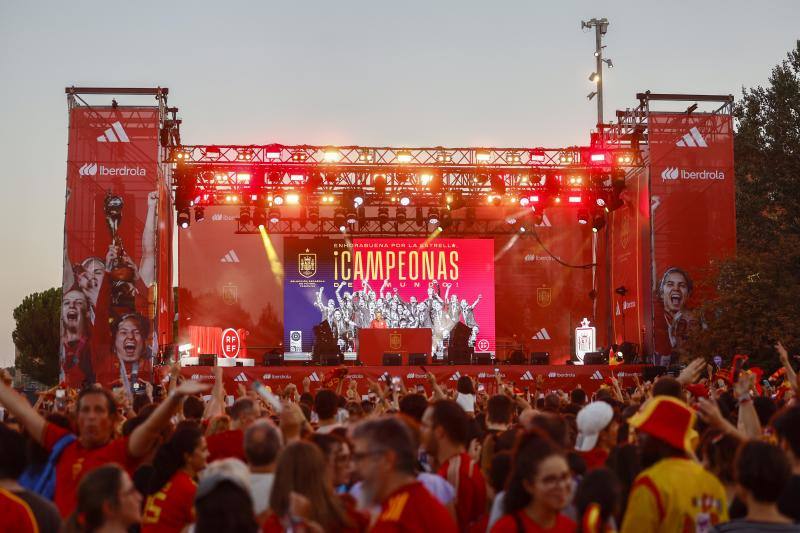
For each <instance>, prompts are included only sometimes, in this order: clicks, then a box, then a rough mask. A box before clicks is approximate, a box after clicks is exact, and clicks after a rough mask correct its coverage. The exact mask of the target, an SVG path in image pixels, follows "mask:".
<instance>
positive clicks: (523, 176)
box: [519, 174, 531, 185]
mask: <svg viewBox="0 0 800 533" xmlns="http://www.w3.org/2000/svg"><path fill="white" fill-rule="evenodd" d="M530 181H531V179H530V177H529V176H528V175H527V174H521V175H520V176H519V184H520V185H528V184H529V183H530Z"/></svg>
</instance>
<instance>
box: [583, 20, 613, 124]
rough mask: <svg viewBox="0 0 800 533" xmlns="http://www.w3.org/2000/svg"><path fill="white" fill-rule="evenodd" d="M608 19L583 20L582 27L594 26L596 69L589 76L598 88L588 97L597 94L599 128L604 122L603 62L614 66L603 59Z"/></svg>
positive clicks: (609, 61) (608, 60)
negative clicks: (604, 36)
mask: <svg viewBox="0 0 800 533" xmlns="http://www.w3.org/2000/svg"><path fill="white" fill-rule="evenodd" d="M608 25H609V22H608V19H606V18H601V19H596V18H593V19H591V20H587V21H581V29H584V28H594V43H595V49H594V58H595V71H594V72H592V75H591V76H589V81H593V82H594V83H596V84H597V90H595V91H592V92H590V93H589V94H588V96H587V98H588V99H589V100H591V99H592V98H594V97H595V96H597V124H598V128H600V127H602V124H603V63H605V64H607V65H608V68H611V67H613V66H614V65H613V63H612V62H611V60H610V59H603V48H605V47H604V46H603V35H605V34H606V32H607V31H608Z"/></svg>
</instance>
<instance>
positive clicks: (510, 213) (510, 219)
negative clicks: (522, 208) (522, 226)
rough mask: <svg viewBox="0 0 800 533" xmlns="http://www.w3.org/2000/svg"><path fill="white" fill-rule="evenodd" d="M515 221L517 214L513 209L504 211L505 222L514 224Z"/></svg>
mask: <svg viewBox="0 0 800 533" xmlns="http://www.w3.org/2000/svg"><path fill="white" fill-rule="evenodd" d="M516 223H517V215H516V213H514V212H513V211H508V212H507V213H506V224H509V225H512V226H513V225H514V224H516Z"/></svg>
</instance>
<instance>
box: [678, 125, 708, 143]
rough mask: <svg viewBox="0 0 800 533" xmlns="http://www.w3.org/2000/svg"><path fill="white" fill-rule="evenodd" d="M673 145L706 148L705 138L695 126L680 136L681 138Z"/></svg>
mask: <svg viewBox="0 0 800 533" xmlns="http://www.w3.org/2000/svg"><path fill="white" fill-rule="evenodd" d="M675 146H677V147H679V148H708V145H707V144H706V140H705V139H703V136H702V135H700V131H699V130H698V129H697V127H692V129H690V130H689V133H687V134H686V135H684V136H683V137H681V139H680V140H679V141H678V142H676V143H675Z"/></svg>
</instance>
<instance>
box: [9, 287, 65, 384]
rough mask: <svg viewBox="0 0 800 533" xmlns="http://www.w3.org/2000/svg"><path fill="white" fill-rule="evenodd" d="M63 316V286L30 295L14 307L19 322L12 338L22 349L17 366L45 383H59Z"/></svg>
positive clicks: (19, 349) (20, 349) (19, 348)
mask: <svg viewBox="0 0 800 533" xmlns="http://www.w3.org/2000/svg"><path fill="white" fill-rule="evenodd" d="M60 318H61V289H59V288H52V289H48V290H46V291H44V292H35V293H33V294H29V295H28V296H26V297H25V298H24V299H23V300H22V303H21V304H20V305H19V306H17V308H16V309H14V320H16V322H17V325H16V328H14V332H13V333H12V334H11V337H12V339H13V340H14V345H15V346H16V347H17V350H18V351H19V353H18V354H17V360H16V367H17V368H19V369H20V370H21V371H22V372H24V373H25V374H27V375H28V376H30V377H32V378H33V379H35V380H36V381H39V382H41V383H43V384H45V385H55V384H56V383H57V382H58V374H59V357H58V352H59V345H60V338H61V332H60V326H61V321H60Z"/></svg>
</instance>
